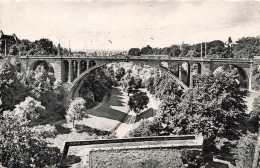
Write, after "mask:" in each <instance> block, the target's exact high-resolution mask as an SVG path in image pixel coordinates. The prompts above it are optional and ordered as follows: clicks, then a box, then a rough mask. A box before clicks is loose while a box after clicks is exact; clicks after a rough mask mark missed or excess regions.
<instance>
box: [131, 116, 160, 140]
mask: <svg viewBox="0 0 260 168" xmlns="http://www.w3.org/2000/svg"><path fill="white" fill-rule="evenodd" d="M157 132H158V124H157V123H156V122H154V121H150V120H148V119H145V120H141V121H140V123H139V124H138V126H137V127H136V128H134V129H133V130H131V131H130V132H129V134H128V136H129V137H145V136H158V133H157Z"/></svg>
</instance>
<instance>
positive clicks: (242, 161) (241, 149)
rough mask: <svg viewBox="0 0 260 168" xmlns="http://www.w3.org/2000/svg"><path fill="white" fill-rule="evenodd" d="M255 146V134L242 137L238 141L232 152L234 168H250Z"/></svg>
mask: <svg viewBox="0 0 260 168" xmlns="http://www.w3.org/2000/svg"><path fill="white" fill-rule="evenodd" d="M256 144H257V134H249V135H247V136H242V137H241V138H240V139H239V140H238V142H237V145H236V147H235V148H234V149H233V150H232V153H233V154H234V155H235V158H236V167H238V168H245V167H252V164H253V159H254V153H255V145H256Z"/></svg>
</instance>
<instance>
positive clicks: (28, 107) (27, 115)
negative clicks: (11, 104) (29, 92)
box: [14, 97, 45, 122]
mask: <svg viewBox="0 0 260 168" xmlns="http://www.w3.org/2000/svg"><path fill="white" fill-rule="evenodd" d="M44 111H45V107H43V106H42V105H41V102H39V101H36V100H34V99H33V98H31V97H26V99H25V101H23V102H21V103H20V104H18V105H16V107H15V109H14V113H15V115H16V116H17V117H18V119H19V120H21V121H23V120H25V121H26V120H29V121H32V122H34V121H37V120H38V119H39V118H40V117H42V116H43V115H44Z"/></svg>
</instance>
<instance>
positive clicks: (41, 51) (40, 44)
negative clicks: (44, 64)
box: [34, 38, 53, 55]
mask: <svg viewBox="0 0 260 168" xmlns="http://www.w3.org/2000/svg"><path fill="white" fill-rule="evenodd" d="M34 43H35V45H36V50H37V53H36V55H50V54H52V53H53V42H52V41H50V40H49V39H45V38H42V39H40V40H36V41H35V42H34Z"/></svg>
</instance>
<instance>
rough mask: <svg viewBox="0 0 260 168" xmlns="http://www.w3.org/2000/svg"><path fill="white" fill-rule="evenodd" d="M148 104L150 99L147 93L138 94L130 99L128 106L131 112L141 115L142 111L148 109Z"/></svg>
mask: <svg viewBox="0 0 260 168" xmlns="http://www.w3.org/2000/svg"><path fill="white" fill-rule="evenodd" d="M148 102H149V98H148V96H147V94H146V93H145V92H137V93H134V95H132V96H131V97H130V98H129V101H128V105H129V107H130V109H131V110H133V111H134V112H135V113H137V114H139V113H140V111H141V110H143V109H144V108H146V107H147V104H148Z"/></svg>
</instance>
